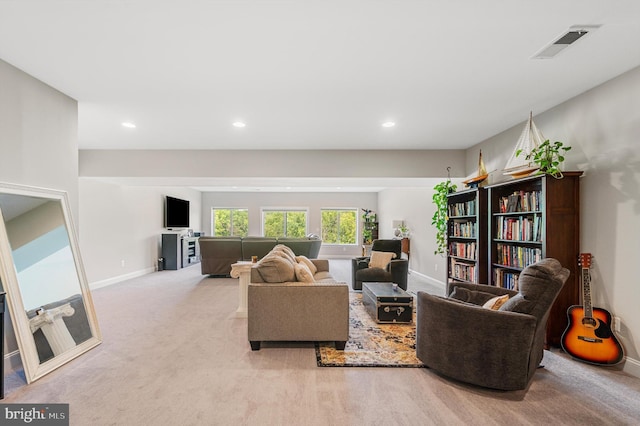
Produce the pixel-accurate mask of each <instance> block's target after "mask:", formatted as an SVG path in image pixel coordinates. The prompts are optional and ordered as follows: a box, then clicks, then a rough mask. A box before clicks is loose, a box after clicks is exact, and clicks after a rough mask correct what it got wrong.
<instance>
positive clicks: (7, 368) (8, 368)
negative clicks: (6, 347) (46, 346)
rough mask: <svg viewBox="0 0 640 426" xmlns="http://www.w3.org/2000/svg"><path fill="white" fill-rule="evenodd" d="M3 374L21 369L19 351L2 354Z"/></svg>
mask: <svg viewBox="0 0 640 426" xmlns="http://www.w3.org/2000/svg"><path fill="white" fill-rule="evenodd" d="M2 361H3V362H4V374H5V375H6V374H7V373H8V372H13V371H16V369H17V368H22V358H20V351H19V350H17V349H16V350H15V351H13V352H9V353H8V354H4V359H3V360H2Z"/></svg>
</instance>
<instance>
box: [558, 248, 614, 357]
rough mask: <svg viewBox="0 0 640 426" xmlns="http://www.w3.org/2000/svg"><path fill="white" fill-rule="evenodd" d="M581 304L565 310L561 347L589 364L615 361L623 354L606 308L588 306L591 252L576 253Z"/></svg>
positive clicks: (589, 298)
mask: <svg viewBox="0 0 640 426" xmlns="http://www.w3.org/2000/svg"><path fill="white" fill-rule="evenodd" d="M579 264H580V266H581V269H582V274H581V281H582V301H583V306H579V305H574V306H571V307H569V309H568V310H567V316H568V317H569V325H568V326H567V329H566V330H565V331H564V333H563V334H562V341H561V344H562V349H564V350H565V352H567V353H568V354H569V355H571V356H572V357H573V358H576V359H578V360H581V361H585V362H588V363H590V364H599V365H613V364H618V363H619V362H620V361H622V358H623V357H624V352H623V349H622V346H621V345H620V342H618V339H616V336H614V334H613V332H612V331H611V314H610V313H609V311H607V310H605V309H601V308H593V307H592V306H591V274H590V269H591V254H590V253H580V259H579Z"/></svg>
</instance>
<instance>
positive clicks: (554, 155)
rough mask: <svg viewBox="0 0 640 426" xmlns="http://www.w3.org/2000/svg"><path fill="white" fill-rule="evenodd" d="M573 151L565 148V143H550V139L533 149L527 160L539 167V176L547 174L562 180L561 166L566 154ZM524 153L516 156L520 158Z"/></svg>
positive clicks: (518, 153)
mask: <svg viewBox="0 0 640 426" xmlns="http://www.w3.org/2000/svg"><path fill="white" fill-rule="evenodd" d="M570 149H571V147H570V146H564V143H562V142H560V141H555V142H554V143H551V142H549V139H547V140H545V141H544V142H542V143H541V144H540V145H539V146H538V147H536V148H534V149H532V150H531V151H530V152H529V153H528V154H526V155H525V159H527V160H532V161H533V162H534V163H535V164H537V165H538V168H539V171H538V174H540V175H542V174H547V175H550V176H553V177H554V178H556V179H562V178H563V174H562V171H561V170H560V168H559V167H560V164H561V163H562V162H563V161H564V155H563V154H564V153H566V152H567V151H569V150H570ZM523 153H524V151H522V150H518V151H517V152H516V156H520V154H523Z"/></svg>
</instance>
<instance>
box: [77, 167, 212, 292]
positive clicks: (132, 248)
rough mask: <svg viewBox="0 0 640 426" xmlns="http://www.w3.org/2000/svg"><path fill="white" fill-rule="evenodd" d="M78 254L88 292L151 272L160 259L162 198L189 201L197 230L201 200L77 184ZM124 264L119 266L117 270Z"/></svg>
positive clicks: (161, 191) (192, 193) (172, 191)
mask: <svg viewBox="0 0 640 426" xmlns="http://www.w3.org/2000/svg"><path fill="white" fill-rule="evenodd" d="M79 181H80V221H81V223H82V227H81V232H80V236H79V239H80V251H81V252H82V256H83V261H84V266H85V270H86V273H87V280H88V281H89V284H90V286H91V287H92V288H96V287H99V286H101V285H105V284H109V283H112V282H117V281H121V280H122V279H123V278H131V277H134V276H138V275H141V274H144V273H148V272H150V271H153V270H154V269H155V268H156V267H157V261H158V257H160V241H161V235H162V233H163V232H167V230H166V229H164V228H163V226H164V223H163V222H164V203H165V198H164V197H165V195H170V196H173V197H177V198H182V199H185V200H189V201H191V205H190V211H189V212H190V216H191V217H190V224H191V225H192V228H193V229H194V230H199V228H200V224H201V217H200V212H201V204H200V203H201V194H200V192H199V191H196V190H193V189H189V188H176V187H167V188H164V187H162V188H159V187H136V186H123V185H119V184H113V183H105V182H100V181H97V180H94V179H88V178H80V180H79ZM123 261H124V266H123Z"/></svg>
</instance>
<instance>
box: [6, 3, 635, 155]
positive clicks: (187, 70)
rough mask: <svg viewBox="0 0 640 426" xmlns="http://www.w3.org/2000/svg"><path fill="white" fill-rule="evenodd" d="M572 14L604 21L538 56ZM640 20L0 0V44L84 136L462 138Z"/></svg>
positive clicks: (618, 57) (506, 121)
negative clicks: (59, 102) (60, 99)
mask: <svg viewBox="0 0 640 426" xmlns="http://www.w3.org/2000/svg"><path fill="white" fill-rule="evenodd" d="M574 25H601V27H600V28H599V29H597V30H596V31H594V32H592V33H590V34H589V35H587V36H585V37H583V38H582V39H580V40H578V41H577V42H576V43H575V44H574V45H572V46H571V47H569V48H568V49H566V50H564V51H563V52H561V53H560V54H559V55H558V56H556V57H555V58H554V59H551V60H540V59H531V57H532V56H533V55H534V54H536V53H537V52H538V51H539V50H541V49H542V48H543V47H545V46H546V45H547V44H549V43H551V42H552V41H554V40H555V39H557V38H558V37H559V36H560V35H561V34H563V33H564V32H565V31H566V30H567V29H569V28H570V27H571V26H574ZM639 34H640V1H638V0H609V1H602V0H562V1H558V0H520V1H507V0H482V1H477V0H423V1H413V0H395V1H391V0H341V1H334V0H266V1H265V0H262V1H261V0H238V1H231V0H225V1H215V0H207V1H205V0H201V1H195V0H180V1H168V0H149V1H141V0H137V1H127V0H92V1H80V0H77V1H73V0H64V1H60V0H42V1H37V0H13V1H12V0H0V58H1V59H3V60H5V61H7V62H9V63H11V64H12V65H14V66H16V67H18V68H20V69H22V70H24V71H25V72H27V73H29V74H31V75H33V76H35V77H36V78H38V79H40V80H42V81H44V82H45V83H47V84H49V85H51V86H53V87H55V88H56V89H58V90H60V91H62V92H63V93H66V94H67V95H69V96H71V97H73V98H75V99H77V100H78V108H79V145H80V148H81V149H134V148H135V149H221V148H224V149H230V148H232V149H389V148H395V149H452V148H467V147H469V146H472V145H474V144H476V143H478V142H480V141H482V140H484V139H486V138H488V137H491V136H493V135H495V134H497V133H499V132H501V131H503V130H505V129H507V128H509V127H511V126H514V125H516V124H518V123H521V122H524V121H525V120H526V118H527V117H528V114H529V111H533V112H534V115H535V114H536V113H541V112H543V111H545V110H547V109H549V108H551V107H553V106H555V105H557V104H559V103H561V102H563V101H565V100H567V99H569V98H572V97H574V96H576V95H578V94H580V93H582V92H584V91H586V90H588V89H590V88H592V87H594V86H596V85H598V84H601V83H603V82H605V81H607V80H609V79H611V78H613V77H615V76H617V75H620V74H621V73H623V72H625V71H627V70H629V69H632V68H634V67H637V66H639V65H640V42H639V41H638V40H640V37H639ZM236 120H242V121H244V122H246V127H245V128H241V129H239V128H235V127H233V126H232V122H234V121H236ZM387 120H393V121H395V122H396V123H397V125H396V126H395V127H393V128H383V127H381V124H382V123H383V122H384V121H387ZM123 121H131V122H134V123H135V124H136V125H137V128H135V129H128V128H124V127H122V126H121V123H122V122H123Z"/></svg>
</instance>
